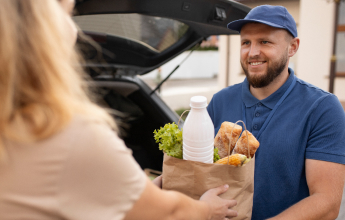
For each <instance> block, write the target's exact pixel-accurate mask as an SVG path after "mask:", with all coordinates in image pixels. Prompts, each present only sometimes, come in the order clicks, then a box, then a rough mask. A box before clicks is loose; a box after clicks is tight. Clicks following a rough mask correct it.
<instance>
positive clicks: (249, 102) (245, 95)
mask: <svg viewBox="0 0 345 220" xmlns="http://www.w3.org/2000/svg"><path fill="white" fill-rule="evenodd" d="M289 74H290V76H289V78H288V79H287V80H286V82H285V83H284V84H283V85H282V86H281V87H280V88H279V89H278V90H277V91H275V92H274V93H273V94H271V95H270V96H268V97H267V98H265V99H263V100H261V101H260V100H258V99H257V98H255V97H254V96H253V95H252V94H251V93H250V90H249V83H248V81H247V78H245V79H244V81H243V84H242V100H243V102H244V104H245V106H246V107H252V106H254V105H256V104H257V103H258V102H261V103H262V104H263V105H265V106H266V107H268V108H270V109H273V108H274V106H275V105H276V104H277V102H278V101H279V99H280V97H282V96H283V94H284V93H285V91H286V90H287V89H288V88H289V86H290V84H291V83H292V81H293V76H294V71H293V70H292V69H291V68H289Z"/></svg>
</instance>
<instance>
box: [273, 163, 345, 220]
mask: <svg viewBox="0 0 345 220" xmlns="http://www.w3.org/2000/svg"><path fill="white" fill-rule="evenodd" d="M305 166H306V168H305V172H306V178H307V183H308V187H309V193H310V196H309V197H307V198H305V199H303V200H302V201H300V202H298V203H296V204H295V205H293V206H292V207H290V208H288V209H287V210H285V211H284V212H282V213H281V214H279V215H278V216H276V217H274V218H271V219H270V220H278V219H279V220H285V219H286V220H288V219H294V220H299V219H301V220H304V219H308V220H312V219H315V220H319V219H322V220H327V219H332V220H334V219H336V218H337V216H338V214H339V209H340V204H341V199H342V194H343V188H344V180H345V165H343V164H338V163H332V162H327V161H321V160H311V159H307V160H306V162H305Z"/></svg>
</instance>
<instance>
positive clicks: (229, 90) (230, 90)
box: [214, 82, 243, 98]
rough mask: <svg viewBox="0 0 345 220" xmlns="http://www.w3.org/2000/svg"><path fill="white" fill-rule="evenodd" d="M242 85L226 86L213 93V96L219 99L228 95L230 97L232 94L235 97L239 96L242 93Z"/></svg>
mask: <svg viewBox="0 0 345 220" xmlns="http://www.w3.org/2000/svg"><path fill="white" fill-rule="evenodd" d="M242 84H243V82H242V83H238V84H234V85H231V86H228V87H226V88H223V89H222V90H220V91H219V92H217V93H215V94H214V96H215V97H218V98H221V97H224V96H227V97H228V96H229V95H232V94H236V95H238V94H241V93H242Z"/></svg>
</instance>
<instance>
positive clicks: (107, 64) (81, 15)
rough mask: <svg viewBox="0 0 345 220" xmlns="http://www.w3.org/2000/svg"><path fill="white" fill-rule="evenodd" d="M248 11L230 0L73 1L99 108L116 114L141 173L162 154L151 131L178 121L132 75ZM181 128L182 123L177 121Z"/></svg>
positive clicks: (222, 28) (155, 65)
mask: <svg viewBox="0 0 345 220" xmlns="http://www.w3.org/2000/svg"><path fill="white" fill-rule="evenodd" d="M249 10H250V8H248V7H246V6H244V5H241V4H239V3H237V2H235V1H231V0H190V1H188V2H186V1H182V0H79V1H77V4H76V11H77V12H76V16H74V20H75V22H76V23H77V25H78V26H79V27H80V28H81V30H83V32H84V33H85V35H86V36H87V37H89V38H91V39H93V41H94V42H96V43H97V45H98V46H95V44H94V42H93V43H92V42H90V41H89V40H85V38H80V39H79V40H78V46H79V48H80V49H81V51H82V53H83V55H84V58H85V60H86V63H85V64H84V67H85V69H86V70H87V72H88V73H89V74H90V75H91V77H92V78H93V80H94V83H93V84H95V85H96V87H97V92H98V93H99V94H100V97H101V100H100V104H101V105H103V106H106V107H108V108H111V109H114V110H117V111H119V112H121V114H120V116H117V117H116V118H117V119H118V120H119V121H120V126H121V127H122V133H121V134H120V137H121V138H123V140H124V141H125V144H126V145H127V147H129V148H130V149H132V151H133V156H134V158H135V159H136V160H137V162H138V163H139V164H140V166H141V167H142V168H143V169H145V168H150V169H154V170H158V171H160V170H161V169H162V161H163V153H162V152H161V151H160V150H159V148H158V144H157V143H155V140H154V137H153V131H154V130H155V129H159V128H160V127H163V126H164V125H165V124H166V123H172V122H175V123H176V124H177V123H178V119H179V117H178V116H177V114H176V113H175V112H174V111H172V110H171V109H170V108H169V107H168V106H167V105H166V104H165V103H164V102H163V101H162V99H161V98H160V97H159V96H158V95H157V94H156V93H154V92H152V89H151V88H149V87H148V86H147V85H146V84H145V83H144V82H143V81H142V80H141V79H140V78H138V77H137V75H143V74H146V73H148V72H150V71H152V70H154V69H157V68H158V67H160V66H162V65H163V64H164V63H166V62H168V61H169V60H171V59H173V58H174V57H176V56H178V55H179V54H181V53H182V52H184V51H186V50H188V49H190V48H192V47H193V46H195V45H196V44H198V43H201V41H202V40H203V39H206V38H207V37H209V36H211V35H230V34H237V32H235V31H231V30H229V29H227V28H226V24H227V23H229V22H230V21H233V20H237V19H242V18H244V17H245V15H246V14H247V13H248V12H249ZM182 123H183V122H182Z"/></svg>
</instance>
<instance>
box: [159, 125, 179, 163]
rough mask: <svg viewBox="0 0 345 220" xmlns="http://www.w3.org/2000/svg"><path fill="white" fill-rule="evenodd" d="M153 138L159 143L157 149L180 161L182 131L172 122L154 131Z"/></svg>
mask: <svg viewBox="0 0 345 220" xmlns="http://www.w3.org/2000/svg"><path fill="white" fill-rule="evenodd" d="M153 133H154V137H155V140H156V143H159V149H160V150H162V151H163V152H164V153H166V154H167V155H169V156H171V157H176V158H179V159H182V158H183V157H182V131H181V130H180V129H179V128H178V126H177V124H175V123H174V122H173V123H172V124H170V123H168V124H166V125H165V126H164V127H163V128H162V127H161V128H160V129H159V130H158V131H157V130H155V131H154V132H153Z"/></svg>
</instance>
